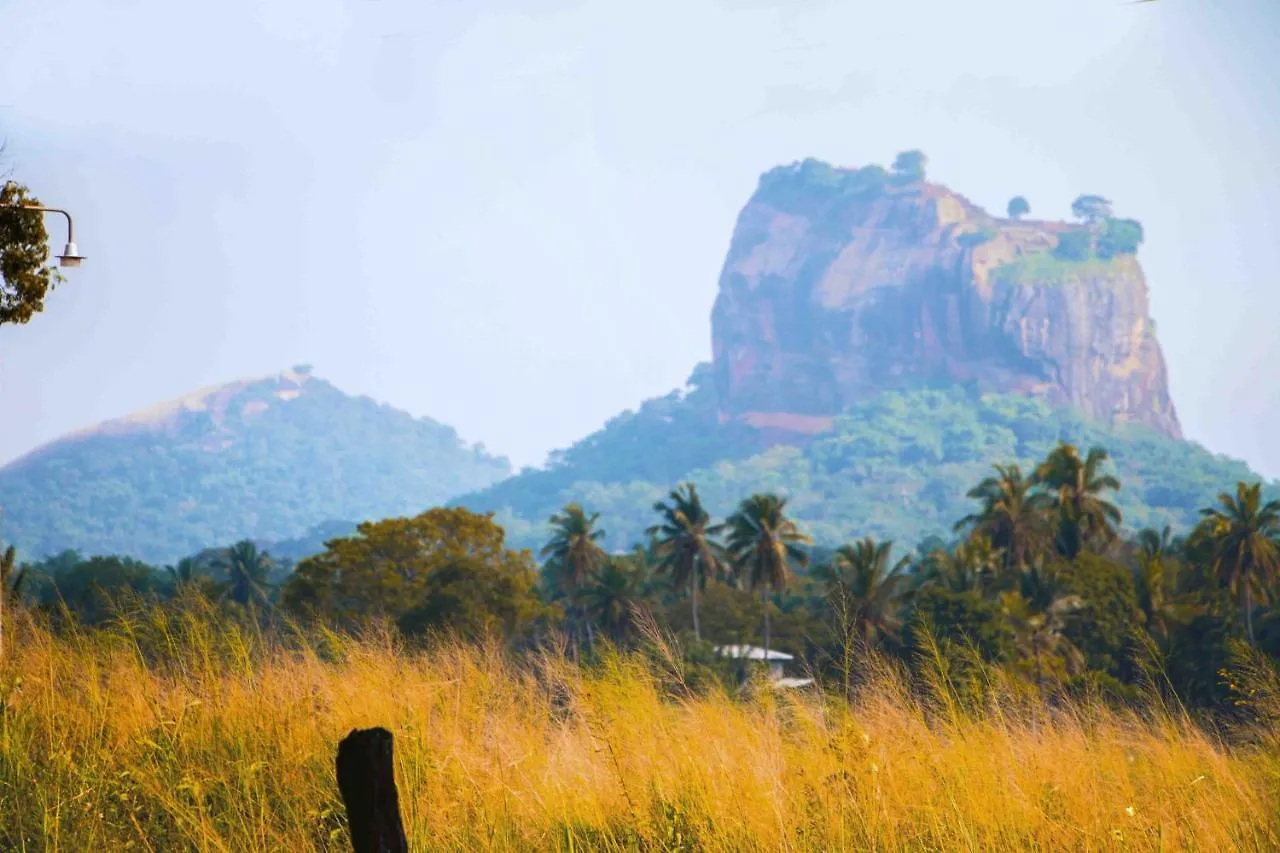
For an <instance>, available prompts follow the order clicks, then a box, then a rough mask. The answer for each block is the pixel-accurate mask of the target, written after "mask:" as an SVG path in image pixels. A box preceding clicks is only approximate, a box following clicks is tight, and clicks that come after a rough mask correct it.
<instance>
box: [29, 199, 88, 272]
mask: <svg viewBox="0 0 1280 853" xmlns="http://www.w3.org/2000/svg"><path fill="white" fill-rule="evenodd" d="M24 207H26V208H27V210H38V211H39V212H41V213H61V214H62V215H63V216H65V217H67V247H66V248H65V249H63V250H62V254H61V255H58V265H59V266H63V267H78V266H80V262H81V261H83V260H84V255H81V254H80V250H79V249H77V248H76V232H75V225H73V224H72V222H71V214H70V213H67V212H66V211H65V210H59V209H58V208H56V207H35V206H34V205H30V206H28V205H24Z"/></svg>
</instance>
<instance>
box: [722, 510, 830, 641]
mask: <svg viewBox="0 0 1280 853" xmlns="http://www.w3.org/2000/svg"><path fill="white" fill-rule="evenodd" d="M786 506H787V500H786V498H782V497H779V496H778V495H773V494H756V495H752V496H751V497H749V498H747V499H745V500H744V501H743V502H742V503H741V504H739V505H738V511H737V512H735V513H734V514H733V515H731V516H729V519H728V522H727V524H726V526H727V528H728V531H729V536H728V542H727V543H726V550H727V551H728V554H729V561H730V563H731V564H732V566H733V569H734V572H735V574H736V575H737V576H738V579H739V582H741V583H744V584H745V585H746V586H747V588H748V589H752V590H755V589H758V590H760V603H761V604H762V605H763V606H764V653H765V660H766V662H767V661H768V657H769V601H768V597H767V596H768V593H769V591H770V590H773V591H775V592H778V591H781V590H782V589H783V588H784V587H786V585H787V581H788V580H790V578H791V566H792V564H796V565H804V564H805V563H806V562H807V561H808V556H807V555H806V554H805V552H804V550H803V549H801V548H800V545H801V544H804V543H807V542H809V541H810V540H809V537H808V536H806V535H805V534H803V533H801V532H800V529H799V528H798V527H796V524H795V522H794V521H792V520H791V519H789V518H787V516H786Z"/></svg>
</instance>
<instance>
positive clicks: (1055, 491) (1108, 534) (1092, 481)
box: [1036, 442, 1121, 559]
mask: <svg viewBox="0 0 1280 853" xmlns="http://www.w3.org/2000/svg"><path fill="white" fill-rule="evenodd" d="M1107 458H1108V457H1107V451H1105V450H1103V449H1102V448H1101V447H1093V448H1090V449H1089V453H1088V455H1087V456H1085V458H1084V459H1081V458H1080V452H1079V451H1078V450H1076V448H1075V447H1074V446H1073V445H1070V444H1067V443H1065V442H1059V444H1058V446H1057V447H1055V448H1054V449H1053V451H1052V452H1051V453H1050V454H1049V456H1048V457H1047V458H1046V459H1045V460H1044V462H1042V463H1041V464H1040V467H1039V468H1037V469H1036V478H1037V479H1038V480H1039V482H1041V483H1043V484H1044V486H1045V487H1046V488H1047V489H1048V490H1049V493H1050V494H1051V495H1052V496H1053V503H1054V509H1056V510H1057V515H1058V536H1057V540H1058V550H1059V552H1060V553H1061V554H1062V555H1063V556H1064V557H1067V558H1068V559H1073V558H1075V556H1076V555H1077V554H1079V553H1080V552H1081V551H1082V550H1084V548H1085V547H1086V546H1089V545H1102V544H1105V543H1108V542H1110V541H1111V540H1113V539H1114V538H1115V536H1116V526H1117V525H1119V524H1120V520H1121V515H1120V510H1119V509H1117V508H1116V505H1115V504H1113V503H1111V502H1110V501H1108V500H1107V499H1106V498H1105V497H1103V494H1104V493H1105V492H1107V491H1118V490H1119V489H1120V481H1119V480H1117V479H1116V478H1115V477H1113V476H1111V475H1110V474H1102V473H1101V470H1102V466H1103V464H1104V463H1106V461H1107Z"/></svg>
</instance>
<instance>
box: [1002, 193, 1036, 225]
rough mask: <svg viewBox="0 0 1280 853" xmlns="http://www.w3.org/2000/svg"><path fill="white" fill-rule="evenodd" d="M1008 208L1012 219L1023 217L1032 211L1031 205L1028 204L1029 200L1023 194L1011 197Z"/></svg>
mask: <svg viewBox="0 0 1280 853" xmlns="http://www.w3.org/2000/svg"><path fill="white" fill-rule="evenodd" d="M1008 210H1009V218H1010V219H1021V218H1022V217H1024V216H1026V215H1027V214H1028V213H1030V212H1031V205H1030V204H1028V203H1027V200H1026V199H1025V198H1023V197H1022V196H1020V195H1015V196H1014V197H1013V198H1011V199H1009V208H1008Z"/></svg>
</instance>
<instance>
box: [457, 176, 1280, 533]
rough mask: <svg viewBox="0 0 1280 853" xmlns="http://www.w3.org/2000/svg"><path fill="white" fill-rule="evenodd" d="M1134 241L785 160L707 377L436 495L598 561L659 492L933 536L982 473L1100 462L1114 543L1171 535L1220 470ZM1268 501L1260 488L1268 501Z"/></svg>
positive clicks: (722, 293) (1105, 213)
mask: <svg viewBox="0 0 1280 853" xmlns="http://www.w3.org/2000/svg"><path fill="white" fill-rule="evenodd" d="M1141 236H1142V234H1141V226H1140V225H1139V224H1138V223H1135V222H1132V221H1131V220H1122V219H1115V218H1113V217H1111V216H1110V212H1109V210H1105V209H1104V210H1102V211H1101V212H1100V213H1098V214H1097V215H1092V214H1091V215H1090V216H1089V218H1088V220H1087V221H1085V222H1083V223H1079V224H1068V223H1062V222H1044V221H1022V220H1012V219H1002V218H998V217H995V216H992V215H990V214H988V213H986V212H985V211H983V210H982V209H981V208H979V207H977V206H976V205H974V204H973V203H971V202H969V201H968V200H967V199H965V198H964V197H962V196H960V195H958V194H956V193H954V192H952V191H951V190H949V189H947V188H945V187H942V186H939V185H936V184H931V183H928V182H926V181H924V180H923V179H922V176H919V175H917V176H911V175H902V174H894V173H891V172H889V171H886V170H885V169H882V168H880V167H878V166H868V167H864V168H861V169H836V168H833V167H831V166H829V165H827V164H825V163H821V162H819V161H815V160H807V161H804V162H802V163H798V164H794V165H791V166H785V167H779V168H777V169H774V170H771V171H770V172H768V173H766V174H765V175H764V176H763V177H762V178H761V180H760V183H759V186H758V188H757V190H756V192H755V193H754V194H753V196H752V198H751V199H750V200H749V201H748V203H747V205H746V206H745V208H744V209H743V211H742V213H741V215H740V216H739V218H738V221H737V225H736V228H735V230H734V233H733V236H732V239H731V241H730V245H729V250H728V254H727V257H726V260H725V263H724V267H723V270H722V273H721V276H720V282H719V292H718V295H717V298H716V301H715V305H714V308H713V311H712V317H711V326H712V329H711V331H712V351H713V361H712V363H710V364H704V365H699V366H698V368H696V369H695V370H694V372H693V375H692V376H691V377H690V380H689V383H688V386H687V387H686V388H685V389H682V390H680V391H675V392H672V393H671V394H669V395H667V396H666V397H662V398H658V399H655V400H650V401H648V402H646V403H644V404H643V405H641V406H640V407H639V409H638V410H637V411H635V412H625V413H623V414H622V415H620V416H618V417H617V418H614V419H613V420H611V421H610V422H609V423H608V424H606V425H605V427H604V428H603V429H601V430H600V431H598V432H596V433H595V434H593V435H591V436H589V437H587V438H586V439H584V440H583V441H581V442H578V443H577V444H575V445H573V446H572V447H570V448H568V449H567V450H565V451H563V452H560V453H557V454H554V455H553V457H552V459H551V461H550V464H549V466H548V467H547V468H546V469H545V470H539V471H529V472H523V473H521V474H520V475H518V476H516V477H513V478H511V479H509V480H505V481H503V482H501V483H499V484H497V485H495V486H492V487H490V488H488V489H485V490H481V491H478V492H476V493H473V494H469V495H464V496H462V497H460V498H457V499H456V500H455V501H454V502H455V503H456V504H459V505H464V506H467V507H469V508H472V509H476V510H491V511H494V512H495V513H496V515H497V518H498V520H499V521H500V522H502V523H503V525H504V526H505V527H506V528H507V530H508V533H509V535H510V537H511V539H512V540H513V541H514V542H516V543H518V544H521V545H525V546H534V545H537V544H539V543H540V542H541V541H542V540H543V539H544V537H545V535H546V522H547V519H548V517H549V516H550V515H551V514H552V513H553V512H555V511H557V510H558V509H559V508H560V507H562V506H563V505H564V504H565V503H567V502H569V501H579V502H581V503H583V504H584V505H585V506H586V507H587V508H588V510H590V511H595V512H599V513H600V514H601V523H602V526H603V527H604V528H605V529H606V530H607V532H608V537H607V540H606V541H607V542H608V544H609V545H610V547H613V548H624V547H627V546H628V545H629V544H631V543H634V542H636V541H640V540H642V539H643V535H644V529H645V528H646V527H647V526H649V525H650V524H652V523H653V520H654V515H653V512H652V505H653V503H654V501H656V500H659V499H661V498H662V497H664V496H665V494H666V492H667V491H668V490H669V489H670V488H671V487H672V486H674V485H675V484H676V483H678V482H680V481H682V480H691V481H693V482H695V483H696V484H698V486H699V488H700V491H701V492H702V493H703V496H704V498H705V499H706V501H707V503H708V506H709V507H710V508H712V509H713V510H714V511H715V512H717V513H718V514H720V515H721V516H723V515H724V514H725V513H727V512H729V511H731V510H732V508H733V507H734V505H735V504H736V503H737V502H738V501H739V500H741V499H742V498H743V497H745V496H746V495H748V494H750V493H752V492H755V491H766V490H768V491H777V492H780V493H783V494H786V495H789V496H790V498H791V504H790V506H791V509H792V511H793V512H794V514H795V515H796V517H797V518H799V519H800V520H802V521H804V522H805V524H806V526H807V527H808V528H809V530H810V532H812V533H813V534H814V535H815V537H816V538H817V539H818V540H819V541H820V542H823V543H825V544H835V543H838V542H844V541H848V540H850V539H852V538H854V537H856V536H863V535H868V534H869V535H874V536H877V537H881V538H891V539H895V540H897V541H899V542H900V543H903V544H913V543H917V542H919V541H921V540H923V539H925V538H927V537H931V536H941V537H944V538H945V537H949V536H950V535H952V534H951V531H950V529H949V525H950V524H951V523H952V522H953V521H954V520H955V519H957V518H960V517H962V516H964V515H965V514H967V513H968V512H970V511H971V510H972V508H973V507H972V505H971V502H970V501H968V500H967V499H966V497H965V493H966V492H967V491H968V490H969V489H970V488H971V487H972V486H973V485H975V484H976V483H977V482H978V481H979V480H981V479H982V478H983V477H985V476H987V475H988V474H989V473H990V471H991V465H992V464H994V463H1007V462H1018V463H1020V464H1021V465H1022V466H1023V468H1024V470H1027V469H1029V468H1031V467H1032V466H1033V465H1034V464H1035V463H1036V462H1038V461H1039V460H1040V459H1042V458H1043V457H1044V455H1045V454H1046V453H1047V452H1048V451H1049V450H1050V449H1051V448H1052V447H1053V445H1054V444H1055V443H1056V442H1057V441H1059V440H1065V441H1070V442H1072V443H1075V444H1077V445H1081V446H1086V447H1087V446H1093V445H1101V446H1103V447H1105V448H1107V449H1108V450H1109V451H1110V452H1111V454H1112V458H1113V464H1114V468H1115V471H1116V473H1117V474H1118V476H1119V477H1120V478H1121V480H1122V482H1123V484H1124V488H1123V489H1122V490H1121V493H1120V495H1119V496H1118V503H1119V505H1120V507H1121V509H1122V510H1123V511H1124V513H1125V524H1126V526H1128V527H1130V528H1131V529H1137V528H1141V527H1144V526H1149V525H1150V526H1163V525H1164V524H1169V525H1171V526H1173V527H1174V528H1175V529H1177V528H1185V527H1188V526H1189V525H1191V524H1193V523H1194V522H1195V520H1196V517H1197V511H1198V510H1199V508H1201V507H1203V506H1207V505H1209V504H1210V503H1212V502H1213V501H1214V499H1215V497H1216V495H1217V494H1218V492H1219V491H1222V490H1224V489H1229V488H1230V487H1231V486H1232V485H1233V484H1234V483H1235V482H1236V481H1237V480H1250V481H1254V480H1258V479H1260V478H1259V477H1258V476H1257V475H1256V474H1254V473H1253V472H1252V471H1250V470H1249V468H1248V466H1246V465H1245V464H1244V463H1242V462H1239V461H1236V460H1231V459H1227V458H1225V457H1222V456H1217V455H1214V454H1212V453H1210V452H1208V451H1207V450H1205V449H1204V448H1202V447H1200V446H1199V445H1196V444H1194V443H1191V442H1187V441H1183V440H1182V432H1181V427H1180V426H1179V423H1178V418H1177V413H1176V410H1175V408H1174V405H1173V401H1172V400H1171V399H1170V396H1169V392H1168V387H1167V376H1166V369H1165V363H1164V357H1163V355H1162V353H1161V350H1160V345H1159V342H1158V340H1157V338H1156V334H1155V325H1154V323H1153V322H1152V321H1151V320H1150V318H1149V317H1148V303H1147V284H1146V281H1145V279H1144V277H1143V274H1142V270H1141V267H1140V265H1139V264H1138V261H1137V259H1136V256H1135V253H1136V251H1137V248H1138V244H1139V243H1140V242H1141ZM1269 487H1270V488H1271V489H1272V490H1273V491H1274V490H1276V489H1277V488H1280V487H1278V486H1277V485H1276V484H1270V485H1269Z"/></svg>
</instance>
